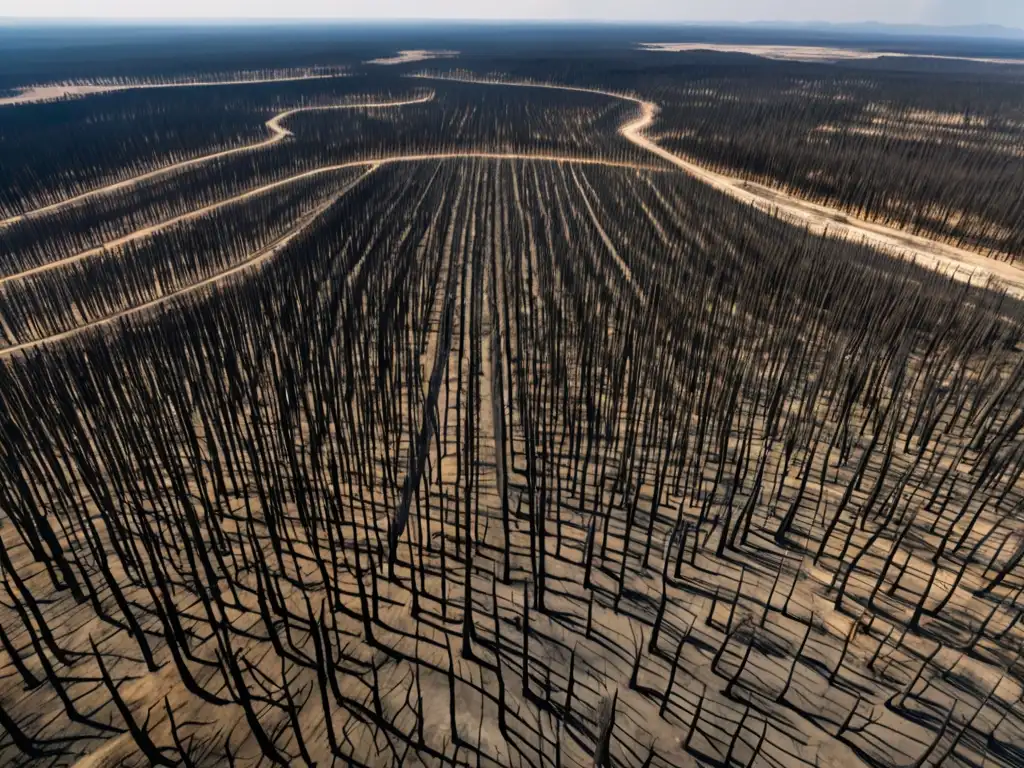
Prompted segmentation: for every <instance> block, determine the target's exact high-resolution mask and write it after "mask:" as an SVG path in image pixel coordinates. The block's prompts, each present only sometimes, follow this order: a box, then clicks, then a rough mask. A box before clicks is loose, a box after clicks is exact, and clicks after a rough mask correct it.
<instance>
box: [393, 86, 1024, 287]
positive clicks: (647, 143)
mask: <svg viewBox="0 0 1024 768" xmlns="http://www.w3.org/2000/svg"><path fill="white" fill-rule="evenodd" d="M408 77H410V78H414V79H419V80H440V81H444V82H461V83H472V84H474V85H495V86H507V87H517V88H548V89H552V90H559V91H576V92H579V93H592V94H595V95H599V96H608V97H610V98H614V99H619V100H621V101H628V102H632V103H633V104H636V105H637V106H638V107H639V109H640V115H639V116H638V117H637V118H636V119H635V120H632V121H630V122H628V123H625V124H624V125H622V126H621V127H620V128H619V134H620V135H621V136H622V137H623V138H625V139H626V140H627V141H629V142H631V143H632V144H634V145H636V146H638V147H640V148H641V149H644V150H646V151H647V152H650V153H651V154H653V155H655V156H657V157H659V158H661V159H662V160H664V161H666V162H668V163H671V164H672V165H674V166H675V167H677V168H679V169H681V170H683V171H686V173H688V174H690V175H691V176H693V177H694V178H696V179H698V180H700V181H703V182H704V183H705V184H708V185H710V186H712V187H714V188H715V189H717V190H719V191H720V192H724V193H725V194H727V195H730V196H731V197H733V198H735V199H736V200H739V201H740V202H742V203H746V204H748V205H752V206H754V207H756V208H758V209H760V210H763V211H767V212H770V213H772V214H774V215H776V216H778V217H779V218H781V219H783V220H785V221H788V222H790V223H792V224H796V225H798V226H803V227H807V229H808V230H810V231H811V232H813V233H815V234H830V235H833V236H839V237H845V238H848V239H850V240H853V241H862V242H865V243H866V244H868V245H870V246H873V247H875V248H878V249H879V250H882V251H885V252H887V253H889V254H891V255H894V256H897V257H900V258H906V259H910V260H912V261H914V262H916V263H918V264H921V265H922V266H925V267H930V268H935V269H942V270H944V271H947V272H948V273H949V274H950V275H951V276H952V277H953V278H955V279H956V280H959V281H962V282H967V281H970V282H972V283H975V284H979V285H981V284H985V283H986V282H987V281H988V280H989V279H992V280H994V281H995V282H996V284H997V285H999V286H1000V287H1003V288H1005V289H1006V291H1007V293H1009V294H1010V295H1011V296H1014V297H1016V298H1018V299H1024V268H1021V267H1018V266H1014V265H1013V264H1010V263H1008V262H1003V261H999V260H997V259H992V258H989V257H987V256H983V255H981V254H978V253H974V252H972V251H968V250H965V249H963V248H957V247H956V246H952V245H947V244H946V243H941V242H938V241H935V240H930V239H928V238H926V237H921V236H919V235H912V234H909V233H907V232H903V231H902V230H898V229H894V228H892V227H887V226H885V225H883V224H876V223H874V222H870V221H865V220H863V219H858V218H856V217H853V216H850V215H849V214H846V213H843V212H842V211H838V210H835V209H833V208H828V207H826V206H823V205H818V204H817V203H812V202H809V201H806V200H802V199H800V198H798V197H794V196H792V195H788V194H786V193H784V192H781V191H779V190H775V189H771V188H769V187H765V186H763V185H761V184H755V183H753V182H748V181H745V180H743V179H738V178H735V177H733V176H725V175H723V174H720V173H716V172H715V171H710V170H708V169H707V168H704V167H702V166H700V165H698V164H696V163H694V162H692V161H690V160H687V159H685V158H683V157H680V156H679V155H676V154H674V153H673V152H670V151H669V150H667V149H665V148H664V147H662V146H660V145H659V144H657V143H656V142H655V141H654V140H653V139H651V138H650V137H648V136H647V129H648V128H650V126H651V125H652V124H653V123H654V118H655V117H656V116H657V114H658V105H657V104H655V103H654V102H652V101H644V100H643V99H641V98H639V97H637V96H631V95H629V94H623V93H615V92H614V91H605V90H601V89H598V88H581V87H578V86H569V85H557V84H552V83H529V82H519V81H495V80H482V79H475V78H463V77H460V78H449V77H436V76H428V75H408Z"/></svg>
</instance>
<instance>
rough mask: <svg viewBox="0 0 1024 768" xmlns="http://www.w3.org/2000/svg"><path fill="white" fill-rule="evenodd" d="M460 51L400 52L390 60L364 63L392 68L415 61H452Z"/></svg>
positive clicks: (417, 50) (374, 60) (375, 60)
mask: <svg viewBox="0 0 1024 768" xmlns="http://www.w3.org/2000/svg"><path fill="white" fill-rule="evenodd" d="M458 55H459V52H458V51H427V50H421V49H416V50H409V51H399V52H398V54H397V55H396V56H391V57H389V58H380V59H370V60H369V61H366V62H364V63H365V64H383V65H385V66H390V65H394V64H411V63H413V62H415V61H429V60H430V59H450V58H452V57H453V56H458Z"/></svg>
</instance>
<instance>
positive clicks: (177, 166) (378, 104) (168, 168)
mask: <svg viewBox="0 0 1024 768" xmlns="http://www.w3.org/2000/svg"><path fill="white" fill-rule="evenodd" d="M247 82H248V81H247ZM251 82H255V81H251ZM433 98H434V94H433V92H431V93H428V94H426V95H424V96H421V97H419V98H415V99H405V100H402V101H373V102H361V103H357V104H329V105H326V106H314V107H295V108H294V109H286V110H285V111H284V112H279V113H278V114H276V115H274V116H273V117H272V118H270V119H269V120H267V122H266V123H264V125H266V126H267V130H269V131H270V137H269V138H266V139H264V140H263V141H258V142H256V143H255V144H246V145H245V146H244V147H235V148H233V149H225V150H222V151H220V152H213V153H211V154H208V155H200V156H199V157H193V158H192V159H191V160H182V161H181V162H180V163H172V164H171V165H165V166H162V167H160V168H156V169H154V170H152V171H147V172H146V173H143V174H140V175H138V176H132V177H131V178H129V179H125V180H124V181H118V182H115V183H114V184H108V185H106V186H105V187H97V188H96V189H90V190H89V191H88V192H83V193H81V194H80V195H75V196H74V197H69V198H67V199H65V200H58V201H57V202H56V203H50V204H49V205H45V206H43V207H42V208H35V209H33V210H31V211H26V212H25V213H20V214H18V215H17V216H11V217H9V218H6V219H0V228H2V227H6V226H9V225H11V224H14V223H16V222H19V221H21V220H22V219H26V218H31V217H33V216H38V215H40V214H43V213H49V212H51V211H55V210H57V209H58V208H64V207H66V206H69V205H74V204H75V203H80V202H81V201H83V200H86V199H88V198H90V197H98V196H100V195H106V194H110V193H111V192H116V191H117V190H119V189H126V188H128V187H132V186H135V185H136V184H138V183H140V182H143V181H146V180H148V179H154V178H156V177H157V176H162V175H164V174H165V173H171V172H172V171H178V170H181V169H182V168H189V167H191V166H193V165H200V164H201V163H208V162H210V161H211V160H216V159H217V158H219V157H228V156H229V155H235V154H238V153H240V152H251V151H254V150H257V149H262V148H263V147H269V146H270V145H272V144H276V143H277V142H279V141H283V140H284V139H285V138H287V137H288V136H291V135H292V133H291V131H289V130H288V129H287V128H285V127H283V126H282V125H281V122H282V121H283V120H286V119H288V118H289V117H291V116H292V115H297V114H299V113H300V112H326V111H329V110H335V109H373V108H385V107H406V106H409V105H411V104H424V103H426V102H428V101H431V100H432V99H433Z"/></svg>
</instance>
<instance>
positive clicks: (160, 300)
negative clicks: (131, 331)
mask: <svg viewBox="0 0 1024 768" xmlns="http://www.w3.org/2000/svg"><path fill="white" fill-rule="evenodd" d="M363 165H366V163H363ZM376 169H377V166H376V165H373V164H371V165H370V167H369V169H367V171H366V173H364V174H362V175H361V176H360V177H359V178H357V179H355V180H354V181H352V182H351V183H349V184H347V185H346V186H345V187H344V188H343V189H342V190H341V191H340V192H338V194H336V195H332V196H331V197H330V199H328V200H327V202H325V203H323V204H321V205H320V206H318V207H317V208H316V210H314V211H313V212H312V213H310V214H308V215H307V216H304V217H303V218H302V221H301V222H299V224H297V225H296V226H294V227H292V229H290V230H288V231H287V232H286V233H285V234H283V235H282V236H281V237H279V238H277V239H276V240H274V242H272V243H270V244H269V245H267V246H264V247H263V248H261V249H260V250H258V251H256V252H255V253H253V254H251V255H250V256H249V257H248V258H247V259H246V260H245V261H242V262H240V263H238V264H236V265H235V266H233V267H231V268H229V269H226V270H224V271H223V272H218V273H217V274H216V275H213V276H211V277H208V278H206V279H205V280H200V281H199V282H197V283H192V284H191V285H187V286H185V287H184V288H179V289H178V290H176V291H173V292H171V293H168V294H165V295H163V296H158V297H157V298H155V299H152V300H150V301H147V302H145V303H144V304H139V305H137V306H134V307H129V308H128V309H125V310H123V311H121V312H117V313H115V314H113V315H107V316H106V317H101V318H100V319H99V320H93V321H92V322H89V323H85V324H84V325H79V326H76V327H74V328H71V329H70V330H67V331H64V332H62V333H58V334H54V335H53V336H45V337H44V338H41V339H36V340H34V341H26V342H25V343H24V344H18V345H17V346H14V347H7V348H5V349H0V358H3V357H7V356H9V355H13V354H15V353H17V352H25V351H28V350H30V349H33V348H35V347H40V346H43V345H45V344H52V343H54V342H58V341H61V340H63V339H67V338H70V337H71V336H74V335H76V334H78V333H81V332H82V331H87V330H90V329H92V328H100V327H102V326H105V325H110V324H111V323H116V322H117V321H118V320H121V319H123V318H125V317H129V316H130V315H135V314H138V313H140V312H145V311H146V310H150V309H153V308H154V307H157V306H160V305H161V304H165V303H166V302H168V301H171V300H173V299H177V298H179V297H181V296H183V295H185V294H187V293H192V292H194V291H198V290H199V289H200V288H204V287H205V286H208V285H211V284H212V283H216V282H219V281H221V280H224V279H225V278H228V277H230V276H231V275H234V274H236V273H237V272H241V271H242V270H244V269H250V268H252V267H254V266H256V265H258V264H260V263H262V262H264V261H266V260H267V259H269V258H270V257H271V256H273V255H274V254H275V253H277V252H278V251H280V250H281V249H282V248H284V247H285V246H286V245H288V243H290V242H291V241H292V240H294V239H295V238H296V237H297V236H298V235H300V234H302V232H303V231H305V229H306V227H308V226H309V225H310V224H311V223H313V221H315V220H316V219H317V217H319V216H320V214H322V213H323V212H324V211H326V210H327V209H328V208H330V207H331V206H332V205H334V203H336V202H337V201H338V200H339V199H340V198H341V197H342V196H343V195H345V193H347V192H348V191H349V190H351V189H352V188H354V187H355V186H356V185H357V184H359V183H361V182H362V181H363V179H365V178H366V177H367V176H369V175H370V174H371V173H373V172H374V171H375V170H376Z"/></svg>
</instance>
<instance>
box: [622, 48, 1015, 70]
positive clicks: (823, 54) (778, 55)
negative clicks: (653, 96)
mask: <svg viewBox="0 0 1024 768" xmlns="http://www.w3.org/2000/svg"><path fill="white" fill-rule="evenodd" d="M640 48H641V50H645V51H665V52H670V53H679V52H684V51H716V52H719V53H747V54H750V55H751V56H761V57H763V58H766V59H779V60H783V61H820V62H826V63H831V62H837V61H857V60H864V59H881V58H883V57H891V58H903V59H940V60H945V61H976V62H980V63H983V64H1017V65H1022V64H1024V59H988V58H975V57H970V56H941V55H938V54H931V53H899V52H890V51H864V50H855V49H853V48H827V47H820V46H811V45H729V44H723V43H640Z"/></svg>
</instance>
